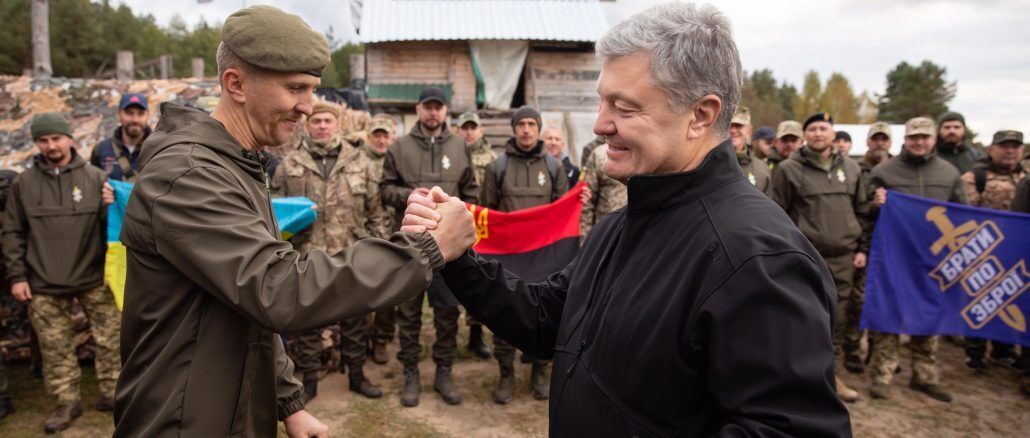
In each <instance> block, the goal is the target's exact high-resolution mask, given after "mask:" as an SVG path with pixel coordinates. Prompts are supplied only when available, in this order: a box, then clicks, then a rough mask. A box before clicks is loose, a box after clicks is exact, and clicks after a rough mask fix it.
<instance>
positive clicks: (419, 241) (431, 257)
mask: <svg viewBox="0 0 1030 438" xmlns="http://www.w3.org/2000/svg"><path fill="white" fill-rule="evenodd" d="M415 244H416V246H418V250H419V253H420V255H421V256H422V259H423V260H426V262H427V263H428V264H429V267H430V268H432V269H433V272H436V271H439V270H441V269H443V266H444V264H446V263H445V262H444V259H443V253H441V252H440V247H439V246H437V245H436V239H433V236H432V235H431V234H429V232H428V231H423V232H421V233H419V234H417V235H416V236H415Z"/></svg>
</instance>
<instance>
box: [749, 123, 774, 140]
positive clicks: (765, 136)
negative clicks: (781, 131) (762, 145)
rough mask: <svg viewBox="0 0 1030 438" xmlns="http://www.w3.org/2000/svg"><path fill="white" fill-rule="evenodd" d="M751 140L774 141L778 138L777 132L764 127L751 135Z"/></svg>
mask: <svg viewBox="0 0 1030 438" xmlns="http://www.w3.org/2000/svg"><path fill="white" fill-rule="evenodd" d="M751 138H753V139H755V140H772V139H774V138H776V131H773V129H772V128H770V127H768V126H763V127H761V128H758V129H756V130H755V133H754V134H753V135H751Z"/></svg>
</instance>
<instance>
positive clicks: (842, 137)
mask: <svg viewBox="0 0 1030 438" xmlns="http://www.w3.org/2000/svg"><path fill="white" fill-rule="evenodd" d="M837 140H847V141H848V142H851V134H848V133H847V132H844V131H837V136H836V137H834V138H833V141H837Z"/></svg>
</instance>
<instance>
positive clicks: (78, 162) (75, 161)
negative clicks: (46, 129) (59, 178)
mask: <svg viewBox="0 0 1030 438" xmlns="http://www.w3.org/2000/svg"><path fill="white" fill-rule="evenodd" d="M71 154H72V159H71V161H69V162H68V165H66V166H64V167H62V168H60V169H58V172H57V173H70V172H71V171H73V170H75V169H78V168H80V167H82V166H85V165H86V161H85V160H83V159H82V157H80V156H79V151H77V150H76V149H75V146H72V148H71ZM32 162H33V165H32V167H34V168H36V169H38V170H39V171H40V172H43V173H44V174H46V175H47V176H54V175H56V174H55V173H54V171H53V168H52V167H50V163H49V162H48V161H47V160H46V158H45V157H43V154H36V155H35V156H33V157H32Z"/></svg>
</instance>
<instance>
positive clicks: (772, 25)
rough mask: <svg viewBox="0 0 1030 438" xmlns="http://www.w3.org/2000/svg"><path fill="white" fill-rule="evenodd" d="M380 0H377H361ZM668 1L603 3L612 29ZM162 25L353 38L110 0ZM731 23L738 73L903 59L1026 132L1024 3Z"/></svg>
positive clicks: (783, 14)
mask: <svg viewBox="0 0 1030 438" xmlns="http://www.w3.org/2000/svg"><path fill="white" fill-rule="evenodd" d="M365 1H366V2H371V1H382V0H365ZM662 1H664V0H632V1H627V0H617V1H615V2H614V3H610V2H604V3H602V4H603V7H604V8H606V14H607V16H608V19H609V21H610V22H611V23H614V22H617V21H618V20H621V19H624V18H626V17H628V16H630V15H632V14H634V13H637V12H640V11H642V10H644V9H646V8H647V7H649V6H651V5H654V4H657V3H660V2H662ZM119 2H120V3H124V4H127V5H129V6H130V7H131V8H132V9H133V10H134V11H135V12H136V13H137V14H140V13H146V14H152V15H153V16H154V17H155V18H156V19H157V21H158V23H160V24H168V22H169V21H170V20H171V19H172V18H173V17H175V16H176V15H178V16H180V17H181V18H182V19H183V20H185V21H186V23H188V24H193V23H196V22H197V21H198V20H200V19H201V18H203V19H205V20H207V21H208V22H209V23H213V22H221V21H223V20H224V19H225V17H227V16H228V15H229V14H231V13H232V12H233V11H235V10H237V9H239V8H240V7H242V6H243V5H245V4H246V5H248V6H249V5H254V4H272V5H275V6H277V7H279V8H282V9H284V10H286V11H289V12H292V13H296V14H299V15H301V16H302V17H304V19H305V20H307V22H308V23H309V24H311V26H312V27H313V28H315V29H316V30H320V31H323V32H326V31H328V29H329V27H330V26H332V27H333V32H334V35H335V36H336V38H338V39H340V40H343V41H347V40H356V35H355V33H354V30H353V26H352V24H351V23H352V21H351V10H350V1H349V0H278V1H254V0H213V1H211V2H210V3H205V4H197V3H196V2H195V1H194V0H176V1H166V2H154V1H151V0H115V2H113V3H119ZM710 3H712V4H714V5H715V6H716V7H718V8H719V9H721V10H722V11H723V12H725V13H726V15H727V16H728V17H729V19H730V21H731V22H732V23H733V28H734V36H735V39H736V42H737V47H738V49H739V51H740V56H741V62H742V63H743V66H744V69H745V70H748V71H753V70H757V69H762V68H768V69H771V70H772V71H773V74H774V75H775V77H776V78H777V79H779V80H781V81H782V80H786V81H788V82H790V83H793V84H794V85H795V86H796V87H798V88H799V89H800V88H801V83H802V80H803V79H804V75H805V73H806V72H807V71H809V70H815V71H817V72H818V73H819V75H820V76H821V78H822V79H823V81H825V80H826V79H827V78H828V77H829V76H830V74H831V73H833V72H840V73H843V74H844V75H845V76H846V77H847V78H848V79H849V80H850V81H851V83H852V87H853V88H854V89H855V93H856V94H858V93H861V92H862V91H863V90H865V91H869V92H870V93H871V94H873V95H875V94H879V93H883V91H884V89H885V87H886V79H885V78H886V75H887V72H888V71H890V70H891V69H893V68H894V67H895V66H896V65H897V64H898V63H900V62H902V61H906V62H908V63H910V64H919V63H920V62H922V61H923V60H930V61H933V62H934V63H936V64H938V65H942V66H944V67H946V68H947V71H948V75H947V77H948V79H949V80H951V81H955V82H957V85H958V93H957V95H956V97H955V99H954V100H953V101H951V103H950V107H951V108H952V109H953V110H956V111H959V112H962V113H963V114H965V116H966V122H967V123H968V124H969V125H970V127H971V128H972V129H973V130H975V131H977V132H978V133H979V135H980V136H979V137H978V139H979V140H981V141H985V142H989V141H990V135H991V134H992V133H993V132H994V131H997V130H1000V129H1018V130H1022V131H1024V132H1026V133H1028V134H1030V26H1028V25H1027V19H1028V17H1030V0H823V1H811V0H809V1H804V0H778V1H775V2H771V1H761V0H757V1H756V0H752V1H736V0H723V1H717V0H716V1H710Z"/></svg>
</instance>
